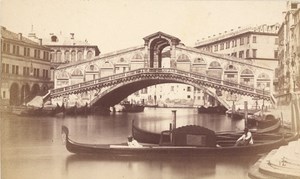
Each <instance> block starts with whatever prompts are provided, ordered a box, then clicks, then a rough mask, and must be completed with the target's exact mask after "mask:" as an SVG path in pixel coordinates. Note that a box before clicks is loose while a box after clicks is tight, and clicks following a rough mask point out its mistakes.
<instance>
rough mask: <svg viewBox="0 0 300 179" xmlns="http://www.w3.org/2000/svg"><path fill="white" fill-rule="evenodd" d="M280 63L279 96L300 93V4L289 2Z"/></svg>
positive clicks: (282, 33)
mask: <svg viewBox="0 0 300 179" xmlns="http://www.w3.org/2000/svg"><path fill="white" fill-rule="evenodd" d="M278 37H279V47H278V52H279V62H278V67H277V69H276V73H275V79H276V80H275V86H276V88H275V89H276V92H277V94H278V95H281V94H288V93H291V92H297V91H300V2H299V1H298V2H293V1H288V2H287V11H286V12H285V13H284V22H283V23H282V25H281V27H280V29H279V31H278Z"/></svg>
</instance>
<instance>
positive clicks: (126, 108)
mask: <svg viewBox="0 0 300 179" xmlns="http://www.w3.org/2000/svg"><path fill="white" fill-rule="evenodd" d="M120 105H122V107H123V108H122V110H121V111H122V112H143V111H144V108H145V106H144V105H142V104H132V103H130V102H129V101H125V102H122V103H120Z"/></svg>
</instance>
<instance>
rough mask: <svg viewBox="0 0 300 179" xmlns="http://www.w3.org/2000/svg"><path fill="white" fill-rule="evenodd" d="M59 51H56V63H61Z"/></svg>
mask: <svg viewBox="0 0 300 179" xmlns="http://www.w3.org/2000/svg"><path fill="white" fill-rule="evenodd" d="M61 54H62V53H61V51H60V50H58V51H57V52H56V60H57V62H59V63H60V62H62V60H61Z"/></svg>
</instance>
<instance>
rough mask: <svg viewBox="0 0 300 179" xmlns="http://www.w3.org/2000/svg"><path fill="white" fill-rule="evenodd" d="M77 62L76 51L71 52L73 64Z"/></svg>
mask: <svg viewBox="0 0 300 179" xmlns="http://www.w3.org/2000/svg"><path fill="white" fill-rule="evenodd" d="M75 61H76V51H75V50H72V52H71V62H75Z"/></svg>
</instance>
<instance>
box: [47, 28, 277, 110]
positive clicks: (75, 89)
mask: <svg viewBox="0 0 300 179" xmlns="http://www.w3.org/2000/svg"><path fill="white" fill-rule="evenodd" d="M164 56H167V57H168V58H169V60H170V64H169V68H165V67H164V66H163V63H162V61H163V57H164ZM54 78H55V79H54V86H55V89H54V90H52V91H51V93H50V96H51V98H52V100H53V101H54V102H55V103H58V104H60V103H63V102H64V103H69V104H70V105H72V104H73V103H75V102H76V103H77V102H80V103H83V104H85V103H90V104H91V105H101V106H113V105H114V104H117V103H118V102H120V101H121V100H122V99H124V98H125V97H127V96H128V95H130V94H131V93H134V92H135V91H137V90H140V89H142V88H145V87H147V86H151V85H155V84H161V83H184V84H189V85H192V86H195V87H197V88H205V89H206V90H207V92H208V93H209V94H210V95H212V96H214V97H216V98H217V100H218V101H219V102H221V103H222V104H223V105H225V106H227V107H228V103H229V101H231V99H229V98H228V96H229V97H230V96H232V94H238V95H241V96H250V97H255V98H256V99H262V98H264V99H266V100H269V99H271V100H270V101H272V102H275V101H274V100H273V99H274V98H273V97H272V95H271V94H272V84H273V70H272V69H269V68H266V67H261V66H257V65H255V64H252V63H251V62H249V61H247V60H245V59H240V58H236V57H231V56H227V55H220V54H214V53H211V52H206V51H201V50H199V49H196V48H193V47H187V46H185V45H183V44H182V43H180V39H178V38H177V37H174V36H171V35H168V34H165V33H162V32H157V33H154V34H152V35H149V36H147V37H145V38H144V45H141V46H137V47H133V48H128V49H124V50H120V51H115V52H113V53H108V54H103V55H100V56H98V57H95V58H93V59H91V60H87V61H77V62H73V63H69V64H64V65H61V66H59V67H58V68H57V69H56V71H55V73H54Z"/></svg>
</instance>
